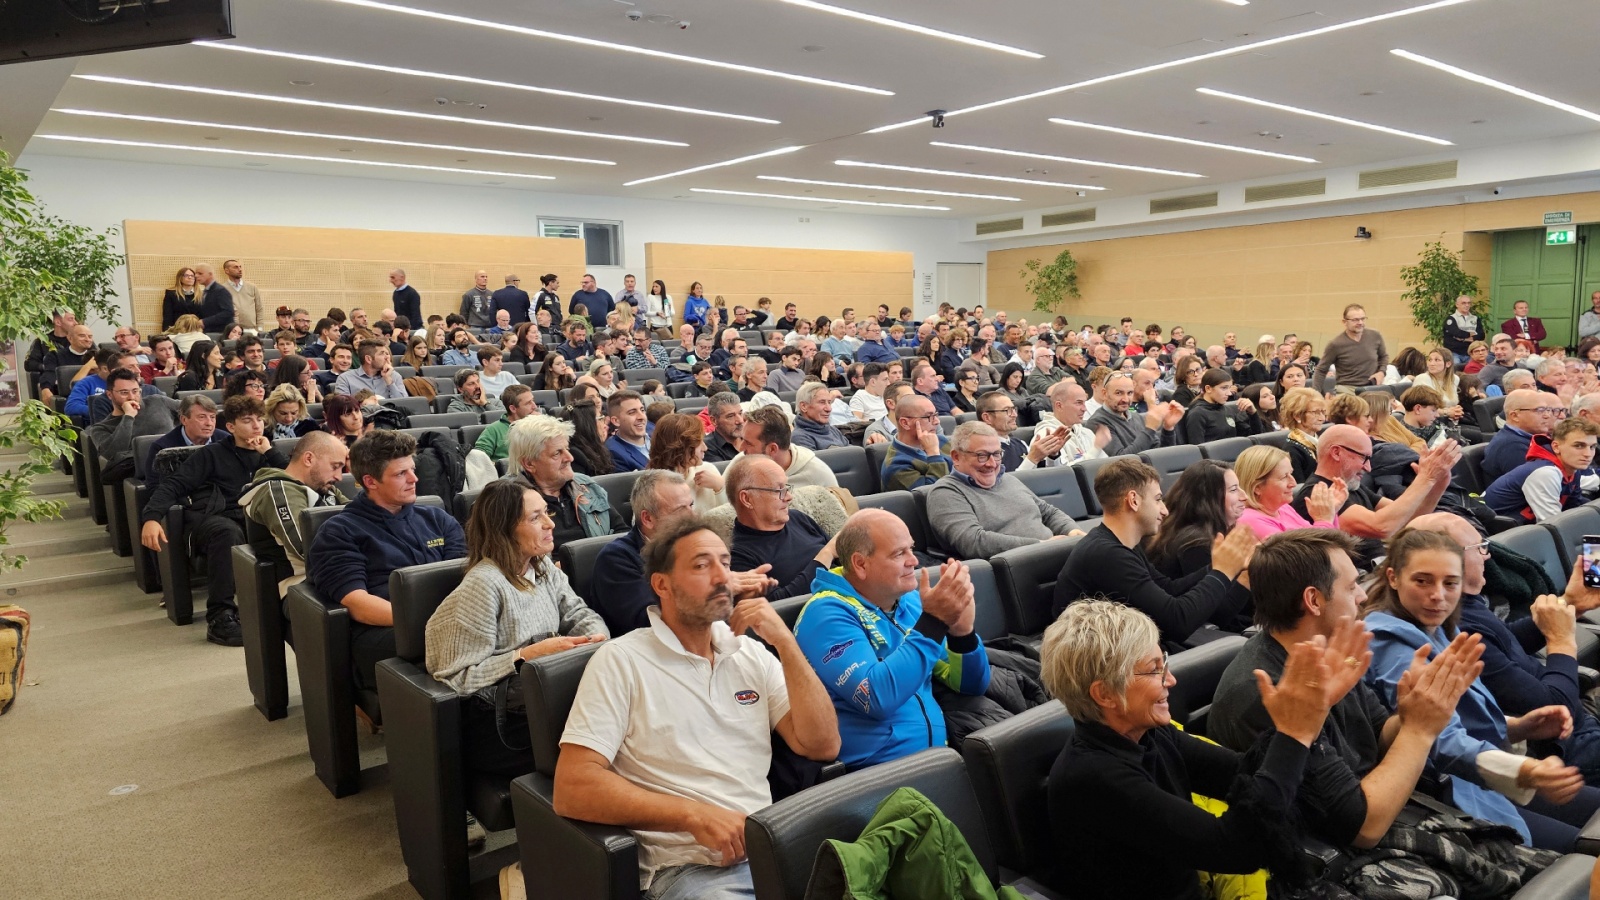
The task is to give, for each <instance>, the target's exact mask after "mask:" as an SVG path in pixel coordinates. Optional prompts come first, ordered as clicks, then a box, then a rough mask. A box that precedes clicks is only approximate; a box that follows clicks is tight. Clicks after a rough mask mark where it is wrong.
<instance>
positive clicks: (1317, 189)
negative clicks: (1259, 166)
mask: <svg viewBox="0 0 1600 900" xmlns="http://www.w3.org/2000/svg"><path fill="white" fill-rule="evenodd" d="M1327 192H1328V179H1326V178H1312V179H1310V180H1309V181H1286V182H1284V183H1283V184H1258V185H1256V186H1255V187H1247V188H1245V189H1244V202H1246V203H1261V202H1263V201H1266V200H1288V199H1289V198H1290V197H1320V196H1322V195H1323V194H1326V193H1327Z"/></svg>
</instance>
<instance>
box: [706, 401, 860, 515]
mask: <svg viewBox="0 0 1600 900" xmlns="http://www.w3.org/2000/svg"><path fill="white" fill-rule="evenodd" d="M741 431H742V434H741V437H740V441H739V447H740V454H739V456H735V457H734V461H735V462H737V461H738V460H739V459H740V458H742V457H745V456H765V457H767V458H768V459H770V460H772V461H773V462H775V463H777V464H778V466H779V467H780V468H782V469H783V471H784V475H785V476H786V477H787V478H788V480H789V487H791V488H802V487H826V488H837V487H838V486H839V478H838V476H837V475H835V474H834V473H833V470H832V469H830V468H828V466H827V464H826V463H824V462H823V461H822V460H821V459H819V458H818V457H817V454H816V453H815V452H813V451H811V450H808V449H806V448H805V447H802V446H800V445H799V444H796V443H794V442H793V431H792V430H791V429H790V426H789V417H788V416H787V415H785V414H784V412H783V410H782V409H781V408H779V407H776V406H763V407H760V408H758V409H755V410H752V411H751V412H750V415H749V416H747V417H745V420H744V425H743V427H742V429H741ZM729 499H730V500H731V499H732V498H731V497H730V498H729Z"/></svg>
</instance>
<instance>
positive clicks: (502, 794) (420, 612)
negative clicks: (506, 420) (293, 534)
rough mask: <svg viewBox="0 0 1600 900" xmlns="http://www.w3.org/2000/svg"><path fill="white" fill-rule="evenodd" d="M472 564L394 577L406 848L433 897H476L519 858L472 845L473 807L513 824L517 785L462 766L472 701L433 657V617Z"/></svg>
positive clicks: (393, 666)
mask: <svg viewBox="0 0 1600 900" xmlns="http://www.w3.org/2000/svg"><path fill="white" fill-rule="evenodd" d="M465 567H466V561H465V560H459V559H455V560H446V561H444V562H437V563H428V564H427V565H421V566H410V567H408V568H404V569H399V570H396V571H395V572H394V574H392V575H391V576H390V577H389V595H390V603H391V604H392V605H393V607H394V638H395V654H396V655H395V657H394V658H393V659H387V660H384V661H383V662H381V663H379V664H378V670H377V674H378V695H379V697H380V698H381V699H382V701H383V710H384V719H383V731H384V742H385V744H386V745H387V749H388V755H389V774H390V776H391V780H392V784H393V786H394V788H393V789H394V814H395V822H396V824H397V825H398V826H399V832H400V855H401V857H402V858H403V859H404V860H405V863H406V874H407V877H408V878H409V879H410V881H411V885H412V887H414V888H416V890H417V893H418V894H420V895H422V897H424V898H425V900H466V898H469V897H471V896H472V895H473V892H472V885H473V883H474V882H478V881H483V880H485V879H489V878H493V877H495V876H496V874H497V873H498V872H499V870H500V868H501V867H502V866H505V865H509V864H510V863H512V862H514V861H515V860H516V849H515V848H514V847H512V846H510V845H506V846H503V847H500V848H497V849H495V850H490V851H485V852H481V853H478V854H472V855H469V854H468V852H467V839H466V829H465V822H466V813H468V812H471V813H472V814H473V815H474V816H476V817H477V818H478V821H479V822H481V823H483V826H484V828H486V829H488V830H490V831H503V830H505V829H508V828H511V827H512V825H513V819H512V814H511V793H510V782H509V779H505V778H496V777H492V776H488V775H483V774H480V773H477V772H473V771H470V770H468V769H467V768H466V767H465V766H464V765H463V764H462V749H461V703H462V699H461V698H460V697H459V696H458V695H457V694H456V692H455V691H454V690H452V689H450V688H448V687H446V686H445V685H443V684H441V683H439V682H438V681H436V680H434V679H433V677H432V676H430V675H429V674H428V672H427V669H426V668H425V667H424V662H423V660H424V655H425V652H426V648H425V640H424V639H425V636H426V632H427V626H428V619H429V617H431V616H432V615H433V613H434V611H435V610H437V609H438V608H439V604H440V603H441V602H443V601H444V598H445V597H446V596H448V595H449V594H450V592H451V591H453V590H455V588H456V585H458V584H460V583H461V576H462V574H463V573H464V571H465Z"/></svg>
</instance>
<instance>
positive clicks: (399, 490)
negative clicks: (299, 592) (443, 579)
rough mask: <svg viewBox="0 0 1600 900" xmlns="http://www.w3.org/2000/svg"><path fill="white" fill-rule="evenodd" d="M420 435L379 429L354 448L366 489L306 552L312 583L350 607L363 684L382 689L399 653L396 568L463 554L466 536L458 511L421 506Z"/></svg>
mask: <svg viewBox="0 0 1600 900" xmlns="http://www.w3.org/2000/svg"><path fill="white" fill-rule="evenodd" d="M416 452H417V441H416V439H415V438H413V437H412V436H411V435H409V434H404V433H402V432H399V431H374V432H372V433H371V434H368V435H366V436H365V437H363V438H361V440H359V441H356V442H355V444H354V445H353V446H351V448H350V472H351V474H353V475H354V476H355V478H356V481H357V482H358V483H359V484H360V485H361V489H362V491H363V492H362V493H361V494H358V495H357V496H356V499H355V500H353V501H351V502H350V504H349V505H348V506H346V507H345V508H344V511H343V512H341V513H339V514H337V515H335V516H333V517H331V518H329V519H328V521H326V522H324V523H322V527H321V528H320V529H318V530H317V536H316V542H315V543H314V544H313V545H312V547H311V552H310V553H309V554H308V555H307V557H306V581H307V583H309V584H310V585H311V587H312V589H314V590H315V591H316V592H317V593H318V594H320V595H321V596H322V597H323V598H325V599H327V600H332V601H336V602H338V603H339V604H340V605H341V606H344V607H345V608H347V609H349V610H350V618H351V619H352V620H353V621H351V623H350V658H351V660H352V662H353V663H354V666H355V680H356V685H357V686H358V687H362V688H366V689H368V690H375V689H376V688H377V680H376V676H375V674H374V672H375V670H376V668H377V665H378V663H379V662H380V661H381V660H385V659H388V658H389V657H391V656H394V654H395V649H394V612H393V610H391V609H390V608H389V574H390V573H391V572H393V571H394V570H395V569H400V568H404V567H406V566H416V565H421V564H423V563H430V562H439V561H440V560H445V559H460V558H461V557H463V556H466V555H467V542H466V536H465V535H464V534H462V531H461V526H460V525H459V524H457V523H456V520H455V519H453V518H451V517H450V514H449V513H447V512H445V511H444V510H442V509H439V508H438V507H433V506H418V505H417V465H416V460H415V459H414V458H413V457H414V456H415V454H416Z"/></svg>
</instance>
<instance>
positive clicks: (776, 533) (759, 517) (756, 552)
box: [723, 456, 835, 600]
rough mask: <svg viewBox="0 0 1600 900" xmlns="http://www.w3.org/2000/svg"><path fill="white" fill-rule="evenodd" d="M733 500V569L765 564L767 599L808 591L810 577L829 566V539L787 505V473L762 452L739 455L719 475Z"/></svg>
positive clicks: (830, 556)
mask: <svg viewBox="0 0 1600 900" xmlns="http://www.w3.org/2000/svg"><path fill="white" fill-rule="evenodd" d="M723 478H724V482H725V483H724V485H723V486H724V488H726V490H727V495H728V502H729V503H732V504H733V509H734V517H735V520H734V524H733V548H732V557H733V569H734V570H735V571H738V572H747V571H750V570H752V569H756V568H758V567H760V566H762V565H764V564H768V563H770V564H771V566H772V568H771V569H770V570H769V571H768V572H767V574H768V575H770V576H771V578H772V579H773V581H771V582H769V585H770V586H769V588H768V589H767V599H768V600H782V599H783V598H785V597H798V596H800V595H801V594H809V593H811V580H812V579H813V578H815V577H816V575H817V573H818V572H820V571H822V570H823V569H826V568H828V567H829V566H832V565H833V564H834V561H835V560H834V552H833V541H832V540H831V539H830V538H829V537H828V535H827V534H826V533H825V532H824V531H823V530H822V527H821V526H819V525H818V524H817V523H816V522H815V521H814V520H813V519H812V518H811V517H810V516H808V515H806V514H805V513H803V512H800V511H799V510H797V509H790V508H789V500H790V496H791V495H790V488H789V476H788V475H786V474H785V473H784V471H783V467H782V466H780V465H778V464H777V463H775V462H773V461H772V460H771V459H768V458H767V457H765V456H742V457H740V458H738V459H736V460H734V462H733V465H730V466H728V470H727V472H725V473H724V474H723Z"/></svg>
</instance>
